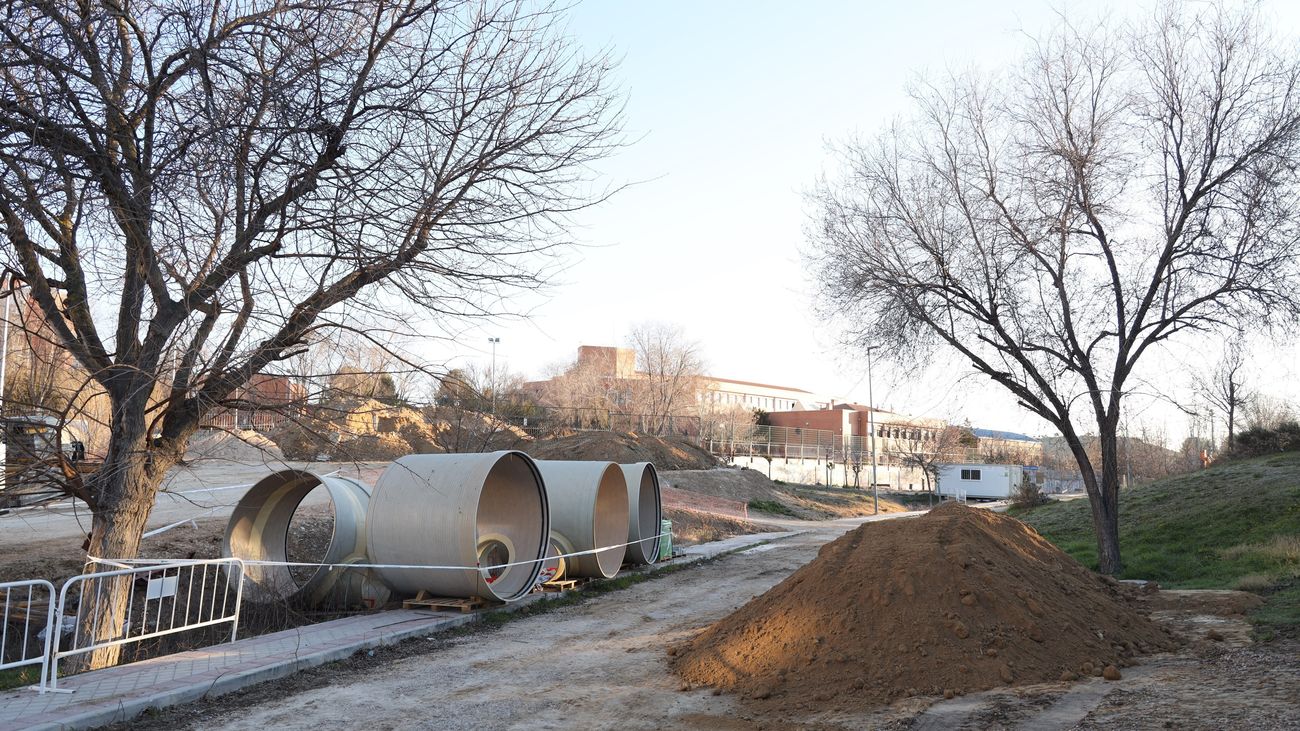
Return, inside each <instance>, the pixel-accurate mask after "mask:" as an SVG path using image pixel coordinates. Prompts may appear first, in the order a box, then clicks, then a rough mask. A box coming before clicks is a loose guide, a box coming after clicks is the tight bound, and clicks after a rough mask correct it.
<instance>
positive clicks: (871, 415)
mask: <svg viewBox="0 0 1300 731" xmlns="http://www.w3.org/2000/svg"><path fill="white" fill-rule="evenodd" d="M879 347H880V346H879V345H872V346H870V347H868V348H867V424H868V425H869V428H870V430H871V502H872V515H879V514H880V495H879V493H877V491H876V397H875V394H874V393H873V392H872V383H871V351H873V350H875V349H877V348H879Z"/></svg>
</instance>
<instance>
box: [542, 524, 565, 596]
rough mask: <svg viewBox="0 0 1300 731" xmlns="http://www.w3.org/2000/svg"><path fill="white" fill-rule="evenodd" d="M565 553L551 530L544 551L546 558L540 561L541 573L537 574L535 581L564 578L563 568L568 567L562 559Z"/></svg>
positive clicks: (543, 581)
mask: <svg viewBox="0 0 1300 731" xmlns="http://www.w3.org/2000/svg"><path fill="white" fill-rule="evenodd" d="M566 553H569V552H568V551H566V550H564V547H563V546H561V545H560V540H559V538H557V537H556V535H555V531H551V541H550V548H549V549H547V551H546V560H545V561H543V562H542V573H541V574H539V575H538V577H537V583H539V584H545V583H546V582H548V581H560V580H562V579H564V573H565V570H566V569H567V568H568V565H567V563H566V561H565V559H564V554H566Z"/></svg>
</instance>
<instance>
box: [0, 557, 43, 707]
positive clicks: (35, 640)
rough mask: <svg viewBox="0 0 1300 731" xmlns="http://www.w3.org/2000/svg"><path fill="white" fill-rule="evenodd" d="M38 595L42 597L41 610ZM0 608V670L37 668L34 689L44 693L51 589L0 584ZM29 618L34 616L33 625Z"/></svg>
mask: <svg viewBox="0 0 1300 731" xmlns="http://www.w3.org/2000/svg"><path fill="white" fill-rule="evenodd" d="M41 593H43V594H44V596H45V599H44V605H45V606H44V608H43V609H42V608H41V600H40V594H41ZM0 605H3V607H4V610H3V612H4V614H3V617H4V620H3V621H4V624H3V629H2V630H0V670H12V669H14V668H21V667H28V666H31V665H39V666H40V668H41V670H40V673H41V675H40V682H39V683H38V685H37V687H38V689H39V690H40V692H42V693H44V692H45V684H46V679H47V678H48V677H49V672H48V671H49V664H50V642H51V640H52V639H53V638H54V632H55V630H54V585H53V584H51V583H50V582H48V581H45V580H43V579H33V580H30V581H7V582H4V583H0ZM33 615H36V617H35V619H36V621H35V622H33V621H32V619H33ZM20 626H21V627H22V629H21V630H19V627H20ZM11 627H12V631H11ZM42 634H43V635H44V639H41V635H42ZM37 648H39V649H37Z"/></svg>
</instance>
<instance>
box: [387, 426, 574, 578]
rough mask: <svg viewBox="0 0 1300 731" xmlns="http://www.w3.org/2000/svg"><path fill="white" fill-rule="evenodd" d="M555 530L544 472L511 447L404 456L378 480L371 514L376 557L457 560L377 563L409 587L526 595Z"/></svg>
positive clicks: (396, 560) (393, 559)
mask: <svg viewBox="0 0 1300 731" xmlns="http://www.w3.org/2000/svg"><path fill="white" fill-rule="evenodd" d="M549 533H550V515H549V512H548V509H547V495H546V487H545V485H544V484H543V482H542V476H541V473H539V472H538V470H537V466H536V465H535V464H534V463H533V460H532V459H531V458H530V457H529V456H528V455H526V454H524V453H523V452H514V451H503V452H490V453H482V454H413V455H409V456H406V457H402V458H400V459H398V460H396V461H394V462H393V463H392V464H391V465H389V466H388V468H387V469H386V470H384V474H383V475H382V476H380V478H379V482H377V483H376V484H375V490H374V495H373V496H372V497H371V499H370V511H369V514H368V515H367V516H366V535H367V536H368V545H369V554H370V558H371V561H373V562H374V563H377V564H395V565H402V566H439V567H452V568H430V569H424V568H383V569H377V571H378V573H379V574H380V576H381V577H382V578H383V579H384V581H385V582H386V583H387V584H388V585H389V586H391V587H392V588H393V590H394V591H398V592H401V593H403V594H416V593H418V592H420V591H426V592H429V593H431V594H433V595H435V596H449V597H471V596H482V597H485V598H488V599H496V600H499V601H513V600H515V599H520V598H522V597H523V596H524V595H526V594H527V593H528V592H529V591H530V590H531V589H532V588H533V585H534V584H535V583H536V582H537V577H538V574H539V573H540V572H541V569H542V559H544V558H545V557H546V555H547V549H548V547H549V545H550V542H549V540H548V538H549ZM503 564H517V565H512V566H503ZM454 567H465V568H463V569H461V568H454ZM475 567H479V568H475Z"/></svg>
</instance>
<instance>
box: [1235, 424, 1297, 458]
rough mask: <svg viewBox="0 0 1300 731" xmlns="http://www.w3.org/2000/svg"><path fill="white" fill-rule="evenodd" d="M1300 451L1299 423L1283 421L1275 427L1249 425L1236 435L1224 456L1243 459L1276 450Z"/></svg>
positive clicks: (1276, 451)
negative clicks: (1248, 427)
mask: <svg viewBox="0 0 1300 731" xmlns="http://www.w3.org/2000/svg"><path fill="white" fill-rule="evenodd" d="M1295 451H1300V423H1296V422H1294V421H1285V422H1282V423H1281V424H1279V425H1278V426H1277V427H1276V428H1273V429H1265V428H1263V427H1251V428H1250V429H1247V430H1246V431H1244V432H1241V433H1240V434H1238V435H1236V437H1235V438H1234V439H1233V444H1232V449H1231V450H1229V451H1228V452H1227V453H1226V454H1225V455H1224V457H1226V458H1228V459H1245V458H1247V457H1259V456H1262V455H1265V454H1276V453H1278V452H1295Z"/></svg>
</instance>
